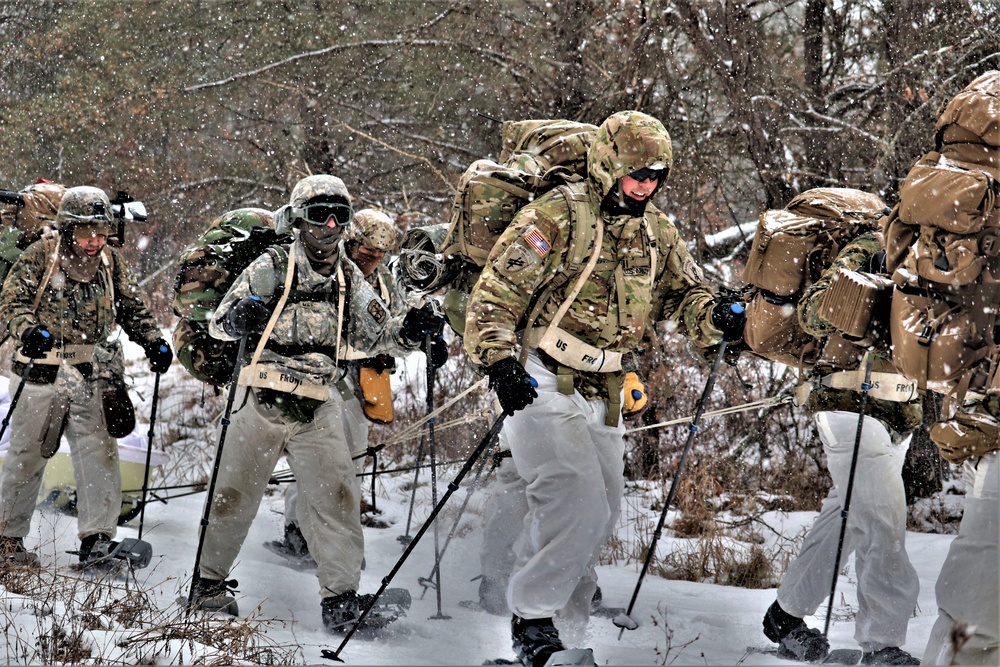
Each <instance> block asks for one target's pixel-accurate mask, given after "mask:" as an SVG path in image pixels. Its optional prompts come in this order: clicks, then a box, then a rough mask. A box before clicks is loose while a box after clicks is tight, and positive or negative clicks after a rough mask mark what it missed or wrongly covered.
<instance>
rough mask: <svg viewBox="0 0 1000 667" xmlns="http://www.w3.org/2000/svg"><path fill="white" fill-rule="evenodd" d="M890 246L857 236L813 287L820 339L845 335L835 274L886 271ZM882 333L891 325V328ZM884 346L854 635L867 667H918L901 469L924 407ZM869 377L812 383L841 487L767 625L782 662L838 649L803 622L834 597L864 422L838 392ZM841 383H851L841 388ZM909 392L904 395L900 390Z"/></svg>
mask: <svg viewBox="0 0 1000 667" xmlns="http://www.w3.org/2000/svg"><path fill="white" fill-rule="evenodd" d="M881 239H882V234H881V233H876V232H865V233H863V234H861V235H859V236H857V237H856V238H855V239H854V240H852V241H851V242H850V243H848V244H847V245H846V246H844V248H843V250H841V252H840V253H839V254H838V255H837V258H836V259H835V260H834V262H833V264H832V265H831V266H830V267H829V269H827V271H826V272H824V274H823V275H822V277H821V278H820V279H819V280H817V281H816V282H815V283H813V284H812V285H810V286H809V288H807V289H806V291H805V293H804V294H803V296H802V299H801V300H800V301H799V305H798V314H799V322H800V323H801V325H802V328H803V329H804V330H805V331H806V332H807V333H809V334H811V335H813V336H816V337H818V338H823V337H827V336H830V335H832V334H835V333H838V332H837V330H836V329H835V328H834V327H833V326H831V324H830V323H829V322H828V321H826V320H824V319H823V317H822V316H821V315H820V310H821V306H822V305H823V300H824V298H825V296H826V295H827V293H828V290H829V287H830V283H831V281H832V279H833V276H834V275H835V274H837V272H838V271H839V270H841V269H844V270H848V271H864V272H868V273H884V271H885V269H884V258H885V251H884V250H883V249H882V241H881ZM874 326H885V322H882V323H881V324H880V325H879V324H876V325H874ZM885 338H887V336H885ZM882 347H884V348H885V349H881V350H879V351H878V352H875V351H872V352H870V354H876V360H875V365H874V367H873V368H874V371H875V372H880V371H881V372H885V373H892V376H889V375H883V376H881V377H880V382H879V383H878V387H875V388H873V389H871V390H870V392H869V397H868V400H867V404H866V406H865V416H864V424H863V425H862V429H861V441H860V448H859V450H858V462H857V467H856V470H855V474H854V483H853V487H852V489H853V490H852V494H851V505H850V511H849V519H848V524H847V532H846V534H845V537H844V544H843V555H844V558H845V559H846V557H848V556H849V555H850V554H851V552H852V551H853V552H854V554H855V567H856V570H857V579H858V585H857V594H858V613H857V617H856V618H855V624H854V628H855V631H854V637H855V639H856V640H857V641H858V643H859V644H860V645H861V647H862V650H863V656H862V663H863V664H866V665H918V664H920V661H919V660H917V659H916V658H914V657H913V656H912V655H910V654H909V653H907V652H906V651H904V650H902V649H901V648H899V647H900V646H902V645H903V644H904V643H905V641H906V626H907V623H908V622H909V619H910V617H911V616H912V615H913V610H914V608H915V606H916V602H917V594H918V592H919V581H918V580H917V573H916V571H915V570H914V568H913V566H912V565H911V564H910V559H909V557H908V556H907V554H906V495H905V492H904V489H903V478H902V470H903V462H904V459H905V458H906V450H907V449H908V448H909V442H910V436H911V434H912V432H913V429H915V428H916V427H917V426H919V425H920V423H921V419H922V409H921V402H920V399H919V398H918V397H917V392H916V389H915V384H914V383H913V382H910V381H908V380H907V379H906V378H905V377H903V376H902V375H899V374H898V373H895V369H894V368H893V366H892V362H891V361H890V359H889V352H888V349H887V343H886V345H883V346H882ZM863 373H864V371H863V369H858V370H855V371H837V372H834V371H833V370H832V369H831V368H829V367H824V366H822V365H817V366H816V367H815V368H814V369H813V371H812V373H811V377H810V381H809V383H808V385H806V387H807V388H809V392H808V398H807V399H806V400H805V408H806V410H807V411H808V412H809V413H810V414H812V415H813V418H814V420H815V422H816V430H817V431H818V433H819V437H820V440H821V441H822V442H823V450H824V452H825V453H826V457H827V467H828V468H829V471H830V476H831V477H832V478H833V488H832V489H831V490H830V493H829V495H828V496H827V498H826V500H824V501H823V507H822V509H821V511H820V514H819V516H818V517H817V518H816V521H815V523H814V524H813V527H812V529H811V530H810V531H809V534H808V535H806V538H805V541H804V542H803V544H802V548H801V550H800V551H799V555H798V557H797V558H796V559H795V560H794V561H793V562H792V564H791V566H790V567H789V568H788V571H787V572H786V573H785V576H784V578H783V579H782V581H781V586H780V587H779V588H778V595H777V600H775V602H774V603H773V604H772V605H771V607H770V608H769V609H768V610H767V614H766V616H765V617H764V634H765V635H767V637H768V638H769V639H770V640H771V641H773V642H776V643H778V644H779V647H778V653H779V655H783V656H784V657H788V658H791V659H794V660H801V661H805V662H817V661H821V660H822V659H823V658H824V657H825V656H826V654H827V652H828V651H829V649H830V644H829V642H828V641H827V638H826V637H825V636H824V635H823V633H822V632H820V631H819V630H817V629H815V628H809V627H807V626H806V624H805V622H804V621H803V620H802V619H803V617H805V616H809V615H811V614H814V613H815V612H816V610H817V609H818V608H819V606H820V604H821V603H822V602H823V600H825V599H826V598H827V597H828V596H829V593H830V584H831V578H832V577H833V576H834V572H835V571H836V570H838V564H837V563H836V562H835V561H836V558H837V543H838V541H839V538H840V528H841V523H842V514H841V512H842V510H843V505H844V493H845V490H846V489H847V486H848V484H849V480H848V478H849V475H850V469H851V459H852V457H853V453H854V447H855V440H856V436H857V431H858V421H859V419H860V417H861V415H860V414H859V409H860V407H861V392H860V391H858V390H855V389H850V388H843V389H842V388H838V387H860V386H861V381H862V379H863V378H864V374H863ZM890 377H895V378H896V380H895V381H891V380H890ZM841 378H843V379H844V380H845V381H844V382H840V381H839V380H840V379H841ZM900 386H902V387H904V388H905V389H903V390H902V391H897V388H898V387H900ZM801 394H802V392H800V397H801Z"/></svg>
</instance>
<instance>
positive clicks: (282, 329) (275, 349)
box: [209, 240, 418, 380]
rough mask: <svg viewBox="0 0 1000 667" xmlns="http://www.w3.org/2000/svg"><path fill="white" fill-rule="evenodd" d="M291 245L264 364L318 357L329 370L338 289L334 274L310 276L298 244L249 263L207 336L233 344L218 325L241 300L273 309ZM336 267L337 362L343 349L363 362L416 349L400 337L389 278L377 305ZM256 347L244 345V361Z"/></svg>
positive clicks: (399, 302)
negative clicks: (287, 287)
mask: <svg viewBox="0 0 1000 667" xmlns="http://www.w3.org/2000/svg"><path fill="white" fill-rule="evenodd" d="M295 245H298V246H299V247H298V248H297V250H296V260H295V270H294V277H293V283H292V289H291V292H290V294H289V298H288V301H287V303H286V304H285V306H284V308H282V310H281V313H280V314H279V315H278V318H277V320H276V322H275V325H274V328H273V329H272V331H271V334H270V336H269V337H268V340H267V343H266V345H265V350H266V351H268V352H269V354H268V355H267V356H268V358H270V359H272V360H278V361H280V359H281V358H282V357H290V358H294V357H298V356H301V355H306V354H310V353H319V354H321V355H324V356H325V357H327V358H328V361H329V362H330V365H331V367H332V363H333V360H334V359H337V358H338V353H337V345H338V341H337V320H338V300H339V294H340V284H339V283H338V280H337V272H334V274H333V275H331V276H323V275H320V274H319V273H317V272H316V271H314V270H313V268H312V267H311V266H310V264H309V260H308V259H307V258H306V253H305V251H304V249H303V248H302V247H301V241H298V240H296V241H295V242H294V243H293V244H291V245H289V246H273V247H272V248H271V249H269V250H268V251H267V252H265V253H263V254H262V255H260V256H259V257H258V258H257V259H255V260H254V261H253V262H251V263H250V265H249V266H248V267H247V268H246V269H245V270H244V271H243V273H242V274H240V276H239V277H238V278H237V279H236V281H235V282H234V283H233V284H232V286H231V287H230V288H229V291H228V292H227V293H226V295H225V296H224V297H223V299H222V301H221V302H220V304H219V307H218V308H217V309H216V311H215V315H214V316H213V317H212V321H211V323H210V324H209V332H210V333H211V335H212V336H213V337H215V338H218V339H220V340H235V339H234V338H233V337H232V336H230V335H228V334H227V333H226V332H225V331H224V330H223V329H222V326H221V321H222V318H224V317H225V315H226V313H228V312H229V310H230V309H231V308H232V307H233V305H234V304H235V303H236V302H237V301H239V300H240V299H241V298H243V297H245V296H251V295H256V296H259V297H261V299H262V300H263V301H264V302H265V303H267V304H268V305H269V306H270V307H271V308H274V307H275V306H276V305H277V303H278V299H279V298H280V297H281V292H282V289H283V285H284V280H285V274H286V269H287V258H288V252H289V251H290V249H291V247H292V246H295ZM340 267H341V269H342V270H343V275H344V283H345V285H344V287H345V295H344V304H345V307H344V310H345V312H344V313H343V323H342V340H341V341H340V345H341V348H340V355H339V356H340V357H341V358H343V356H344V352H345V350H346V349H347V347H346V346H350V347H351V348H352V349H353V350H355V351H356V353H360V354H361V355H363V356H365V357H373V356H375V355H377V354H388V355H391V356H400V355H405V354H408V353H409V352H411V351H413V350H414V349H416V347H417V346H418V345H417V344H415V343H411V342H410V341H407V340H406V339H404V338H403V337H402V336H401V335H400V328H401V326H402V321H403V316H404V314H405V312H404V310H405V305H404V300H403V298H402V296H401V295H398V289H399V288H398V287H396V284H395V282H394V281H392V279H391V276H390V277H389V279H388V280H387V283H388V285H389V286H390V287H389V289H390V291H391V292H393V293H392V294H391V295H390V299H391V301H390V304H391V305H390V304H385V303H384V302H383V301H382V299H381V296H380V295H379V294H378V293H377V290H376V289H373V287H372V285H371V284H370V283H368V282H367V281H366V280H365V277H364V275H363V274H362V273H361V270H360V269H358V268H357V266H356V265H355V264H354V263H353V262H351V261H349V260H346V259H345V258H344V257H343V254H341V258H340ZM380 268H381V267H380ZM372 275H373V276H374V275H375V274H372ZM383 275H384V274H383ZM363 295H368V297H374V296H377V297H378V301H377V302H374V301H372V300H371V299H370V298H361V297H362V296H363ZM397 296H398V298H397ZM352 303H353V304H354V305H353V309H352ZM256 344H257V341H255V340H251V342H250V344H248V346H247V355H248V357H249V355H251V354H252V353H253V348H254V347H256ZM263 358H264V357H262V359H263ZM327 379H328V380H336V379H337V378H335V377H328V378H327Z"/></svg>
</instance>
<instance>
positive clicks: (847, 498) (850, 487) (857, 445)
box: [823, 354, 875, 637]
mask: <svg viewBox="0 0 1000 667" xmlns="http://www.w3.org/2000/svg"><path fill="white" fill-rule="evenodd" d="M874 364H875V355H874V354H869V355H868V360H867V362H866V363H865V379H864V381H863V382H862V383H861V408H860V409H859V410H858V412H859V413H860V414H858V430H857V432H856V433H855V434H854V451H853V452H852V453H851V471H850V472H849V473H848V474H847V490H846V491H845V492H844V508H843V509H842V510H840V517H841V518H840V537H839V538H837V557H836V558H835V559H834V561H833V579H832V581H831V582H830V601H829V602H828V603H827V605H826V624H825V625H824V626H823V636H824V637H829V632H830V617H831V615H832V614H833V596H834V595H835V594H836V592H837V575H838V574H840V557H841V555H842V554H843V553H844V536H845V535H846V534H847V513H848V512H849V511H850V508H851V494H852V493H853V492H854V471H855V470H856V469H857V467H858V452H860V451H861V431H862V429H863V427H864V425H865V408H866V407H867V406H868V391H869V390H870V389H871V388H872V366H873V365H874Z"/></svg>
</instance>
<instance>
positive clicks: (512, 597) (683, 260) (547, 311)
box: [465, 112, 743, 665]
mask: <svg viewBox="0 0 1000 667" xmlns="http://www.w3.org/2000/svg"><path fill="white" fill-rule="evenodd" d="M671 161H672V153H671V144H670V137H669V135H668V134H667V131H666V130H665V129H664V127H663V125H662V124H661V123H660V122H659V121H658V120H656V119H655V118H652V117H651V116H648V115H646V114H642V113H638V112H621V113H616V114H613V115H612V116H610V117H609V118H608V119H607V120H605V121H604V123H603V124H602V125H601V126H600V128H599V130H598V132H597V135H596V137H595V140H594V143H593V145H592V147H591V148H590V150H589V152H588V156H587V167H588V172H589V175H588V178H587V179H586V181H584V183H583V186H582V187H579V188H578V189H577V190H575V191H574V192H575V193H576V194H575V195H574V196H577V197H579V198H580V200H581V201H583V202H584V205H583V210H584V211H585V215H583V216H579V215H575V214H574V212H573V211H574V210H580V207H579V206H577V207H575V209H574V204H573V202H572V201H570V200H569V199H568V198H567V193H566V191H565V190H563V189H556V190H553V191H550V192H548V193H546V194H545V195H543V196H541V197H539V198H538V199H537V200H536V201H534V202H533V203H531V204H529V205H528V206H526V207H524V208H523V209H521V210H520V211H519V212H518V214H517V215H516V216H515V218H514V220H513V222H512V223H511V225H510V226H509V227H508V228H507V229H506V231H505V232H504V233H503V235H502V236H501V237H500V239H499V240H498V242H497V243H496V245H495V246H494V247H493V250H492V251H491V253H490V256H489V260H488V261H487V263H486V266H485V268H484V270H483V272H482V275H481V277H480V278H479V281H478V283H477V284H476V286H475V288H474V289H473V291H472V293H471V295H470V298H469V304H468V311H467V318H466V328H465V346H466V350H467V351H468V352H469V354H470V355H471V356H472V358H473V360H474V361H476V362H477V363H480V364H482V365H484V366H485V367H486V371H487V372H488V373H489V376H490V386H491V387H492V388H493V389H494V390H495V391H496V392H497V396H498V398H499V400H500V404H501V406H502V407H503V409H504V412H505V413H507V414H508V417H507V420H506V422H505V423H504V427H503V428H504V435H505V439H506V440H507V441H509V443H510V446H511V451H512V453H513V458H514V462H515V464H516V466H517V470H518V473H519V474H520V475H521V477H523V478H524V479H525V480H526V481H527V483H528V491H527V500H528V508H529V509H528V518H527V519H526V520H525V524H524V526H525V532H524V534H523V535H522V536H521V539H520V540H519V545H520V551H519V553H518V557H517V562H516V564H515V566H514V570H513V573H512V575H511V578H510V584H509V586H508V589H507V600H508V603H509V605H510V607H511V610H512V611H513V613H514V617H513V630H512V631H513V639H514V649H515V652H516V653H517V654H518V656H519V658H520V659H521V661H522V662H524V663H525V664H535V665H540V664H543V663H544V662H545V660H546V659H547V658H548V657H549V656H550V655H551V654H552V653H553V652H555V651H558V650H561V648H562V643H561V641H560V640H559V637H558V633H557V632H556V630H555V627H554V626H553V625H552V617H553V616H554V615H555V614H557V613H558V614H559V615H560V616H561V617H562V618H564V619H566V620H568V621H571V622H577V623H586V621H587V618H588V615H589V610H590V603H591V598H592V596H593V594H594V591H595V588H596V582H595V581H594V579H593V577H592V576H591V575H590V574H588V573H590V572H592V566H593V565H594V563H596V561H597V558H598V556H599V555H600V551H601V547H602V545H603V544H604V543H605V541H606V540H607V539H608V537H610V535H611V534H612V532H613V529H614V525H615V521H616V519H617V516H618V513H619V504H620V500H621V494H622V490H623V486H624V481H623V459H622V457H623V453H624V443H623V433H624V426H623V425H622V423H621V419H620V417H621V405H622V398H621V392H622V377H623V375H624V372H626V371H632V370H635V363H634V358H633V356H632V355H633V353H634V351H635V350H636V348H637V347H638V345H639V342H640V340H641V339H642V335H643V331H644V330H645V329H646V327H647V326H651V325H652V324H653V323H655V322H657V321H659V320H666V319H669V320H671V321H672V322H673V323H675V325H676V327H677V330H678V331H680V332H681V333H682V334H684V335H686V336H688V337H689V338H690V339H692V340H693V341H694V342H695V343H697V344H699V345H702V346H709V345H712V344H714V343H717V342H718V341H719V338H720V336H721V335H722V334H723V333H725V334H726V335H727V338H728V339H730V340H735V339H739V338H740V337H741V336H742V325H743V321H742V320H740V319H739V318H738V317H735V316H733V317H729V316H727V315H726V314H725V313H724V312H723V311H725V310H728V304H721V303H719V302H717V301H716V300H715V298H714V297H713V293H712V290H711V289H710V288H709V287H708V286H707V285H705V284H704V282H703V276H702V272H701V270H700V268H699V267H698V266H697V265H696V264H695V262H694V261H693V259H692V257H691V256H690V254H689V253H688V251H687V248H686V246H685V243H684V240H683V239H681V237H680V235H679V234H678V232H677V230H676V228H675V227H674V225H673V224H672V223H671V222H670V220H669V219H668V218H667V216H666V215H664V214H663V213H662V212H660V211H659V210H658V209H657V208H656V207H655V206H653V205H652V203H650V201H649V200H650V198H651V197H652V195H653V194H654V193H655V191H656V190H657V189H658V188H659V187H660V186H661V185H662V183H663V181H664V179H665V178H666V176H667V173H668V171H669V169H670V167H671ZM598 222H599V223H600V226H602V227H603V233H601V234H600V235H599V236H597V244H595V247H598V246H599V248H600V256H599V258H597V263H596V265H595V266H594V268H593V271H592V273H590V275H589V276H588V277H587V279H586V282H585V283H583V284H582V285H580V288H579V293H578V295H577V296H576V298H575V299H573V300H572V302H571V303H570V304H569V306H568V309H563V310H564V315H563V316H562V318H561V320H559V321H558V322H554V320H555V319H558V315H557V313H558V311H559V310H560V307H561V306H562V305H563V304H564V303H566V302H567V301H568V297H569V296H570V295H571V292H572V291H573V290H574V289H575V286H576V285H577V276H566V275H565V272H564V271H563V269H564V267H565V266H567V264H568V262H567V254H568V253H569V252H570V251H571V250H572V249H571V248H570V247H569V246H570V244H571V239H573V238H578V235H577V234H576V233H575V232H574V229H573V226H574V225H594V226H598ZM586 252H587V254H588V255H591V249H589V248H588V249H586ZM529 311H534V312H535V313H537V316H536V317H535V319H534V322H533V323H531V324H527V323H526V318H528V317H529ZM554 325H558V335H557V336H556V340H555V343H554V345H549V346H547V347H546V350H548V351H543V350H542V349H541V346H542V345H547V343H542V342H541V341H543V340H544V335H545V332H546V331H548V330H550V329H553V330H554ZM720 326H721V327H723V328H724V330H725V331H723V330H720ZM522 343H523V348H524V349H523V354H522V357H521V358H522V359H523V360H524V361H523V363H524V365H523V366H522V362H520V361H518V359H517V355H518V345H519V344H522ZM557 356H558V357H561V358H560V359H557V358H556V357H557ZM529 373H530V376H532V378H533V380H531V381H532V382H535V383H537V392H536V390H535V389H533V388H532V386H531V384H530V383H529Z"/></svg>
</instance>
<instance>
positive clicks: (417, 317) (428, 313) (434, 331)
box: [399, 303, 444, 343]
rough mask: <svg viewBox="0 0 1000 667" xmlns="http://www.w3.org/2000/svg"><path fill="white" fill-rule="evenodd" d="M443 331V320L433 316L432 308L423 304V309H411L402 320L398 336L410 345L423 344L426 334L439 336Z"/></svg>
mask: <svg viewBox="0 0 1000 667" xmlns="http://www.w3.org/2000/svg"><path fill="white" fill-rule="evenodd" d="M442 331H444V318H443V317H441V316H439V315H436V314H434V308H433V307H432V306H431V304H429V303H425V304H424V307H423V308H411V309H410V311H409V312H408V313H406V317H404V318H403V326H402V327H401V328H400V330H399V335H400V336H402V337H403V338H405V339H406V340H408V341H410V342H411V343H420V342H423V340H424V338H426V337H427V334H430V335H432V336H439V335H440V334H441V332H442Z"/></svg>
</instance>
